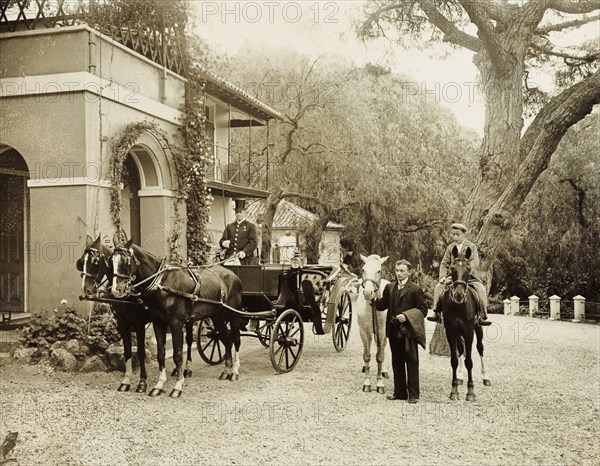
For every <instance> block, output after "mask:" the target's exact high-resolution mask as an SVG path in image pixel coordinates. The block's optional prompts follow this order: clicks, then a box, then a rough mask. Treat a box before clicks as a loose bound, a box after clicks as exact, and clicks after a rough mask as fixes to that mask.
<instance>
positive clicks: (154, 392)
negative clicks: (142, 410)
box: [148, 388, 163, 396]
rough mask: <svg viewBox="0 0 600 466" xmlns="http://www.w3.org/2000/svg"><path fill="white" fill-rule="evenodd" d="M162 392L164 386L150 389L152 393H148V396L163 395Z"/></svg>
mask: <svg viewBox="0 0 600 466" xmlns="http://www.w3.org/2000/svg"><path fill="white" fill-rule="evenodd" d="M162 392H163V390H162V388H153V389H152V390H150V393H148V396H160V395H162Z"/></svg>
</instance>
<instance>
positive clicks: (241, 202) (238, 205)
mask: <svg viewBox="0 0 600 466" xmlns="http://www.w3.org/2000/svg"><path fill="white" fill-rule="evenodd" d="M233 202H235V207H234V208H233V209H234V210H235V211H236V212H238V211H240V210H246V199H234V200H233Z"/></svg>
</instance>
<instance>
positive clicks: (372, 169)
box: [228, 50, 477, 269]
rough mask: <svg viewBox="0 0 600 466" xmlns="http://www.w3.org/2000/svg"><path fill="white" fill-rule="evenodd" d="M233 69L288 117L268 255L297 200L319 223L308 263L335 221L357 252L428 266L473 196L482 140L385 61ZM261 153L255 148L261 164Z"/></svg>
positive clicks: (246, 61)
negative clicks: (285, 203)
mask: <svg viewBox="0 0 600 466" xmlns="http://www.w3.org/2000/svg"><path fill="white" fill-rule="evenodd" d="M232 63H235V67H232V69H231V70H229V71H228V72H229V73H231V74H229V75H232V76H237V79H236V81H237V82H238V84H239V85H240V86H241V87H242V88H244V84H243V83H253V85H252V86H248V88H251V89H252V90H253V91H254V92H255V95H256V97H258V98H261V99H262V100H263V101H266V103H268V104H270V105H271V106H273V107H275V108H277V109H278V110H280V111H281V112H282V113H283V114H284V115H285V120H284V121H283V122H281V123H279V124H277V125H276V126H275V127H274V128H273V131H272V133H271V140H272V142H273V147H272V150H271V151H270V153H271V159H270V162H271V163H270V165H269V173H270V191H271V197H270V199H269V205H270V206H271V207H272V210H271V212H270V213H269V209H267V213H266V214H265V217H264V218H263V219H262V220H263V254H264V252H265V246H266V245H265V242H267V241H269V239H270V237H269V235H265V230H268V228H269V220H271V221H272V218H273V216H274V213H275V207H276V206H277V204H278V202H279V201H280V200H281V199H283V198H291V200H293V201H294V202H295V203H297V204H299V205H301V206H302V207H305V208H307V209H308V210H311V211H312V212H314V213H316V214H317V217H318V219H317V221H316V222H315V224H314V225H312V226H311V227H310V228H308V229H307V231H306V233H307V243H308V244H309V245H312V246H310V247H309V248H308V251H307V252H308V254H309V260H316V257H318V244H319V239H320V237H321V234H322V231H323V229H324V228H325V226H326V224H327V222H328V221H330V220H333V221H336V222H339V223H342V224H344V225H345V226H346V231H345V232H344V241H345V243H346V244H350V245H352V248H353V249H354V250H356V251H360V252H363V253H371V252H378V253H384V252H385V253H386V254H392V255H393V256H394V257H400V256H402V257H408V258H410V260H413V261H415V264H417V263H419V262H420V261H421V262H422V263H423V265H424V268H427V269H428V268H429V267H430V265H431V263H432V262H433V260H434V258H435V257H436V255H439V254H441V252H443V249H442V248H443V241H442V242H441V243H440V241H439V238H440V235H441V231H442V229H443V230H445V226H446V225H445V223H447V222H449V221H450V220H455V219H456V218H457V216H458V215H459V212H460V210H461V209H460V205H461V203H465V202H466V200H467V196H468V180H469V178H470V177H471V176H472V175H471V174H472V173H473V169H472V165H473V164H476V159H475V158H474V155H475V152H474V148H475V143H476V139H477V138H476V136H475V135H474V134H472V133H470V132H469V131H467V130H464V129H462V128H461V127H460V126H459V125H458V124H457V122H456V120H455V118H454V117H453V116H452V114H451V113H450V112H449V111H448V110H446V109H444V108H442V107H440V106H439V105H435V104H431V103H428V102H427V101H426V99H425V98H424V96H423V95H421V94H415V93H414V92H412V91H413V90H414V88H415V86H414V83H413V82H412V81H411V80H409V79H407V78H405V77H401V76H396V75H393V74H392V73H391V72H390V71H389V70H386V69H385V68H382V67H379V66H377V65H368V66H365V67H364V68H357V67H354V66H352V65H350V64H348V63H345V62H343V61H340V60H334V59H331V58H329V57H320V58H319V59H317V60H310V59H308V58H306V57H303V56H301V55H298V54H293V53H290V52H287V51H281V50H279V51H278V50H268V51H267V52H264V55H262V56H261V55H260V54H259V53H257V52H256V51H255V50H254V51H252V50H244V51H243V52H241V53H240V55H239V56H236V57H233V59H232ZM256 83H260V84H259V85H256ZM269 89H270V92H268V90H269ZM278 90H280V91H279V92H277V91H278ZM262 153H264V148H262V147H256V148H255V149H254V153H253V156H252V158H253V160H257V158H258V157H259V156H260V154H262ZM440 250H441V251H440Z"/></svg>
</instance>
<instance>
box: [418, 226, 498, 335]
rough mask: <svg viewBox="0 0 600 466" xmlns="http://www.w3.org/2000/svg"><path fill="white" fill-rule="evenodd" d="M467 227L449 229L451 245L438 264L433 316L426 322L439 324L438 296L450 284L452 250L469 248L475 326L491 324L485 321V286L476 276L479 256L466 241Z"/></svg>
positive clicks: (470, 283) (472, 244)
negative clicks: (475, 301) (474, 295)
mask: <svg viewBox="0 0 600 466" xmlns="http://www.w3.org/2000/svg"><path fill="white" fill-rule="evenodd" d="M466 234H467V227H466V226H465V225H463V224H462V223H453V224H452V226H451V227H450V236H451V237H452V240H453V241H452V243H450V244H449V245H448V247H447V248H446V252H445V253H444V257H443V259H442V262H441V264H440V275H439V277H440V278H439V281H438V283H437V284H436V285H435V289H434V291H433V311H434V313H433V316H432V317H427V320H430V321H432V322H441V318H440V314H441V312H442V310H441V309H439V307H441V306H438V303H439V299H440V296H441V295H442V293H443V292H444V290H445V289H446V288H447V287H448V286H449V285H450V284H451V283H452V277H450V263H451V262H452V248H454V246H456V247H457V249H458V252H459V253H460V252H461V251H462V250H463V249H464V248H467V247H468V248H471V277H470V278H469V287H470V288H472V289H473V291H475V293H476V294H477V298H478V299H477V300H478V301H479V303H478V305H477V313H478V316H477V325H490V324H491V322H489V321H488V320H487V293H486V290H485V286H484V285H483V283H482V282H481V280H480V279H479V277H478V276H477V272H476V271H477V268H478V267H479V254H478V253H477V246H476V245H475V243H472V242H471V241H469V240H467V239H466Z"/></svg>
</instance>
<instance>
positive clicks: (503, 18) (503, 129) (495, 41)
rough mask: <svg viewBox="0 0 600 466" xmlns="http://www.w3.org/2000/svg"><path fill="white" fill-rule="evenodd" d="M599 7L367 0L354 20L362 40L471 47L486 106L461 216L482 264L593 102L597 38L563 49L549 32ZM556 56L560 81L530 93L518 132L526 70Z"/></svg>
mask: <svg viewBox="0 0 600 466" xmlns="http://www.w3.org/2000/svg"><path fill="white" fill-rule="evenodd" d="M599 10H600V1H598V0H588V1H585V0H581V1H569V0H530V1H519V2H516V1H515V2H513V1H507V0H478V1H473V0H397V1H371V2H368V4H367V8H366V11H365V15H366V17H365V20H364V22H363V23H362V24H361V26H360V28H359V35H360V36H361V37H362V38H365V39H368V38H375V37H379V36H382V35H386V34H390V33H392V32H394V33H396V39H397V40H398V41H399V42H400V43H402V44H408V43H409V42H410V41H413V42H412V43H414V41H415V40H416V41H417V42H423V41H429V40H433V41H444V42H448V43H450V44H454V45H455V46H459V47H463V48H466V49H468V50H471V51H473V52H474V58H473V62H474V64H475V66H476V67H477V68H478V70H479V73H480V79H481V88H482V91H483V95H484V97H485V102H486V112H485V124H484V138H483V141H482V144H481V147H480V153H479V173H478V177H477V181H476V183H475V184H474V187H473V190H472V192H471V195H470V197H469V200H468V202H467V204H466V205H465V209H464V219H463V220H464V221H465V222H466V223H467V224H468V225H469V226H470V227H471V228H472V231H474V232H475V234H474V235H473V236H474V239H475V240H476V241H477V242H478V243H479V246H480V249H481V251H482V255H483V257H484V261H483V266H484V267H485V268H486V270H487V271H489V265H490V264H491V263H492V262H493V261H494V259H495V257H496V254H497V250H498V246H499V245H500V244H501V243H502V242H503V241H504V240H505V239H506V237H507V234H508V232H509V231H510V229H511V221H512V219H513V217H514V215H515V214H516V213H517V211H518V209H519V207H520V206H521V204H522V203H523V202H524V200H525V198H526V196H527V194H528V193H529V192H530V190H531V188H532V187H533V185H534V183H535V181H536V180H537V179H538V177H539V176H540V174H541V173H542V172H543V171H544V170H545V169H546V168H547V166H548V163H549V161H550V158H551V156H552V154H553V153H554V151H555V149H556V147H557V146H558V144H559V142H560V141H561V139H562V137H563V136H564V135H565V133H566V132H567V130H568V129H569V128H570V127H571V126H573V125H574V124H575V123H577V122H578V121H580V120H582V119H583V118H585V116H586V115H588V114H590V113H591V112H592V108H593V106H594V105H595V104H598V103H599V102H600V71H599V69H598V63H599V58H600V52H599V49H598V41H597V40H596V41H595V43H591V44H590V43H588V44H571V46H570V47H566V48H565V47H563V48H560V47H557V46H555V45H554V44H553V43H552V40H554V38H555V36H556V35H557V34H561V33H564V32H565V31H572V30H574V29H577V28H579V27H582V26H584V25H586V24H588V23H591V22H597V21H598V19H599V16H598V11H599ZM473 26H474V27H473ZM475 30H476V32H474V33H472V32H471V31H475ZM562 35H564V34H562ZM596 39H597V38H596ZM558 60H560V61H561V62H562V66H563V67H564V69H563V70H561V77H562V79H561V81H560V84H561V86H562V87H561V88H559V89H558V91H557V92H556V93H555V94H554V95H547V96H546V97H547V98H545V99H541V100H540V99H538V100H537V103H538V104H539V105H538V110H537V111H536V112H535V114H534V118H533V121H532V122H531V124H530V125H529V126H528V127H527V128H526V129H525V130H524V119H523V118H524V110H525V101H526V96H527V95H528V90H529V89H528V83H527V76H528V75H529V74H530V73H531V72H533V67H535V66H538V65H539V66H545V65H546V64H547V63H548V62H552V61H558ZM537 95H538V96H539V95H540V94H539V93H538V94H537ZM523 130H524V131H523ZM596 155H597V154H596Z"/></svg>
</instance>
